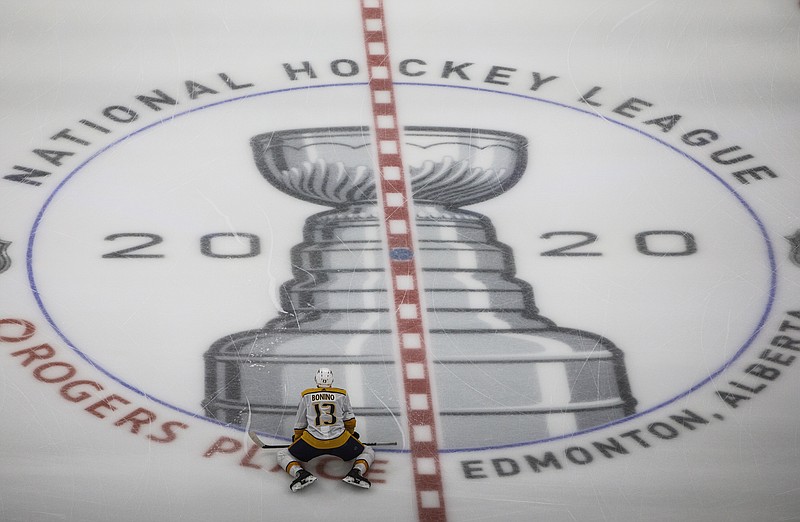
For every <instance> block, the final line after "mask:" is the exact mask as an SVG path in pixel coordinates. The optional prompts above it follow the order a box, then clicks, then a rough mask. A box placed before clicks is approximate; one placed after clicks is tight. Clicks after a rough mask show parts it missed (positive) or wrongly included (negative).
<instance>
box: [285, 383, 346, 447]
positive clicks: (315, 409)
mask: <svg viewBox="0 0 800 522" xmlns="http://www.w3.org/2000/svg"><path fill="white" fill-rule="evenodd" d="M355 426H356V416H355V414H354V413H353V408H352V407H351V406H350V398H349V397H348V396H347V392H346V391H345V390H343V389H341V388H309V389H308V390H305V391H304V392H303V393H302V398H301V400H300V405H299V406H298V408H297V419H296V420H295V423H294V430H295V434H297V435H300V436H302V438H303V440H305V441H306V442H308V443H309V444H311V445H312V446H314V447H317V448H329V447H337V446H340V445H341V444H344V442H346V441H347V439H348V438H349V434H348V432H349V433H352V432H353V430H354V429H355Z"/></svg>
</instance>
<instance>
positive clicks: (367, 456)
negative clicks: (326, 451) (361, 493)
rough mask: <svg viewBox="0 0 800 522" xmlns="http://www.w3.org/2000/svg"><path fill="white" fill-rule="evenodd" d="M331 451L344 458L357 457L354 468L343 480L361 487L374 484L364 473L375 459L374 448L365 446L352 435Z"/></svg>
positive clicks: (351, 458)
mask: <svg viewBox="0 0 800 522" xmlns="http://www.w3.org/2000/svg"><path fill="white" fill-rule="evenodd" d="M331 453H332V454H333V455H336V456H337V457H339V458H341V459H342V460H353V459H355V462H354V463H353V468H352V469H351V470H350V471H349V472H348V473H347V475H346V476H345V477H344V478H343V479H342V480H343V481H345V482H347V483H348V484H352V485H354V486H358V487H360V488H369V487H370V486H371V485H372V483H370V481H369V480H367V479H366V478H365V477H364V474H365V473H366V472H367V471H368V470H369V467H370V466H372V463H373V462H374V461H375V451H374V450H373V449H372V448H370V447H369V446H364V445H363V444H361V442H359V441H358V439H357V438H355V437H353V436H351V437H350V438H349V439H348V440H347V442H346V443H344V444H343V445H342V446H340V447H339V448H337V449H336V451H331Z"/></svg>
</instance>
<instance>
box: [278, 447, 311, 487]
mask: <svg viewBox="0 0 800 522" xmlns="http://www.w3.org/2000/svg"><path fill="white" fill-rule="evenodd" d="M310 449H311V450H313V448H311V447H310V446H308V444H306V443H305V442H303V441H297V442H295V443H294V444H292V445H291V446H290V447H289V448H288V449H282V450H279V451H278V453H277V455H276V458H277V460H278V464H280V466H281V467H282V468H283V469H284V470H286V473H288V474H289V475H290V476H292V477H294V480H293V481H292V483H291V484H290V485H289V489H291V490H292V491H299V490H301V489H303V488H304V487H306V486H309V485H311V484H312V483H314V481H316V480H317V477H315V476H314V475H312V474H311V473H310V472H309V471H307V470H306V469H305V468H303V466H302V464H301V463H302V462H308V461H309V460H311V459H312V458H313V456H310V455H309V450H310Z"/></svg>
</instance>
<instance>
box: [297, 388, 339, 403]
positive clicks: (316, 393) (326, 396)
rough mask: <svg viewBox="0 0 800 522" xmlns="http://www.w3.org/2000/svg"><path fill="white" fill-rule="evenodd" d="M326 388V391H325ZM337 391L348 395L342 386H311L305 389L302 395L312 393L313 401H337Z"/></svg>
mask: <svg viewBox="0 0 800 522" xmlns="http://www.w3.org/2000/svg"><path fill="white" fill-rule="evenodd" d="M323 390H324V391H323ZM335 393H341V394H342V395H347V392H346V391H345V390H343V389H341V388H324V389H323V388H309V389H307V390H305V391H304V392H303V393H302V394H301V396H303V397H305V396H306V395H308V394H311V397H310V399H311V402H320V401H335V400H336V395H334V394H335Z"/></svg>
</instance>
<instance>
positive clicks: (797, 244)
mask: <svg viewBox="0 0 800 522" xmlns="http://www.w3.org/2000/svg"><path fill="white" fill-rule="evenodd" d="M786 240H787V241H789V243H790V245H791V246H790V247H789V260H790V261H791V262H792V263H794V264H795V265H797V266H800V230H797V231H796V232H795V233H794V234H792V235H791V236H786Z"/></svg>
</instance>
